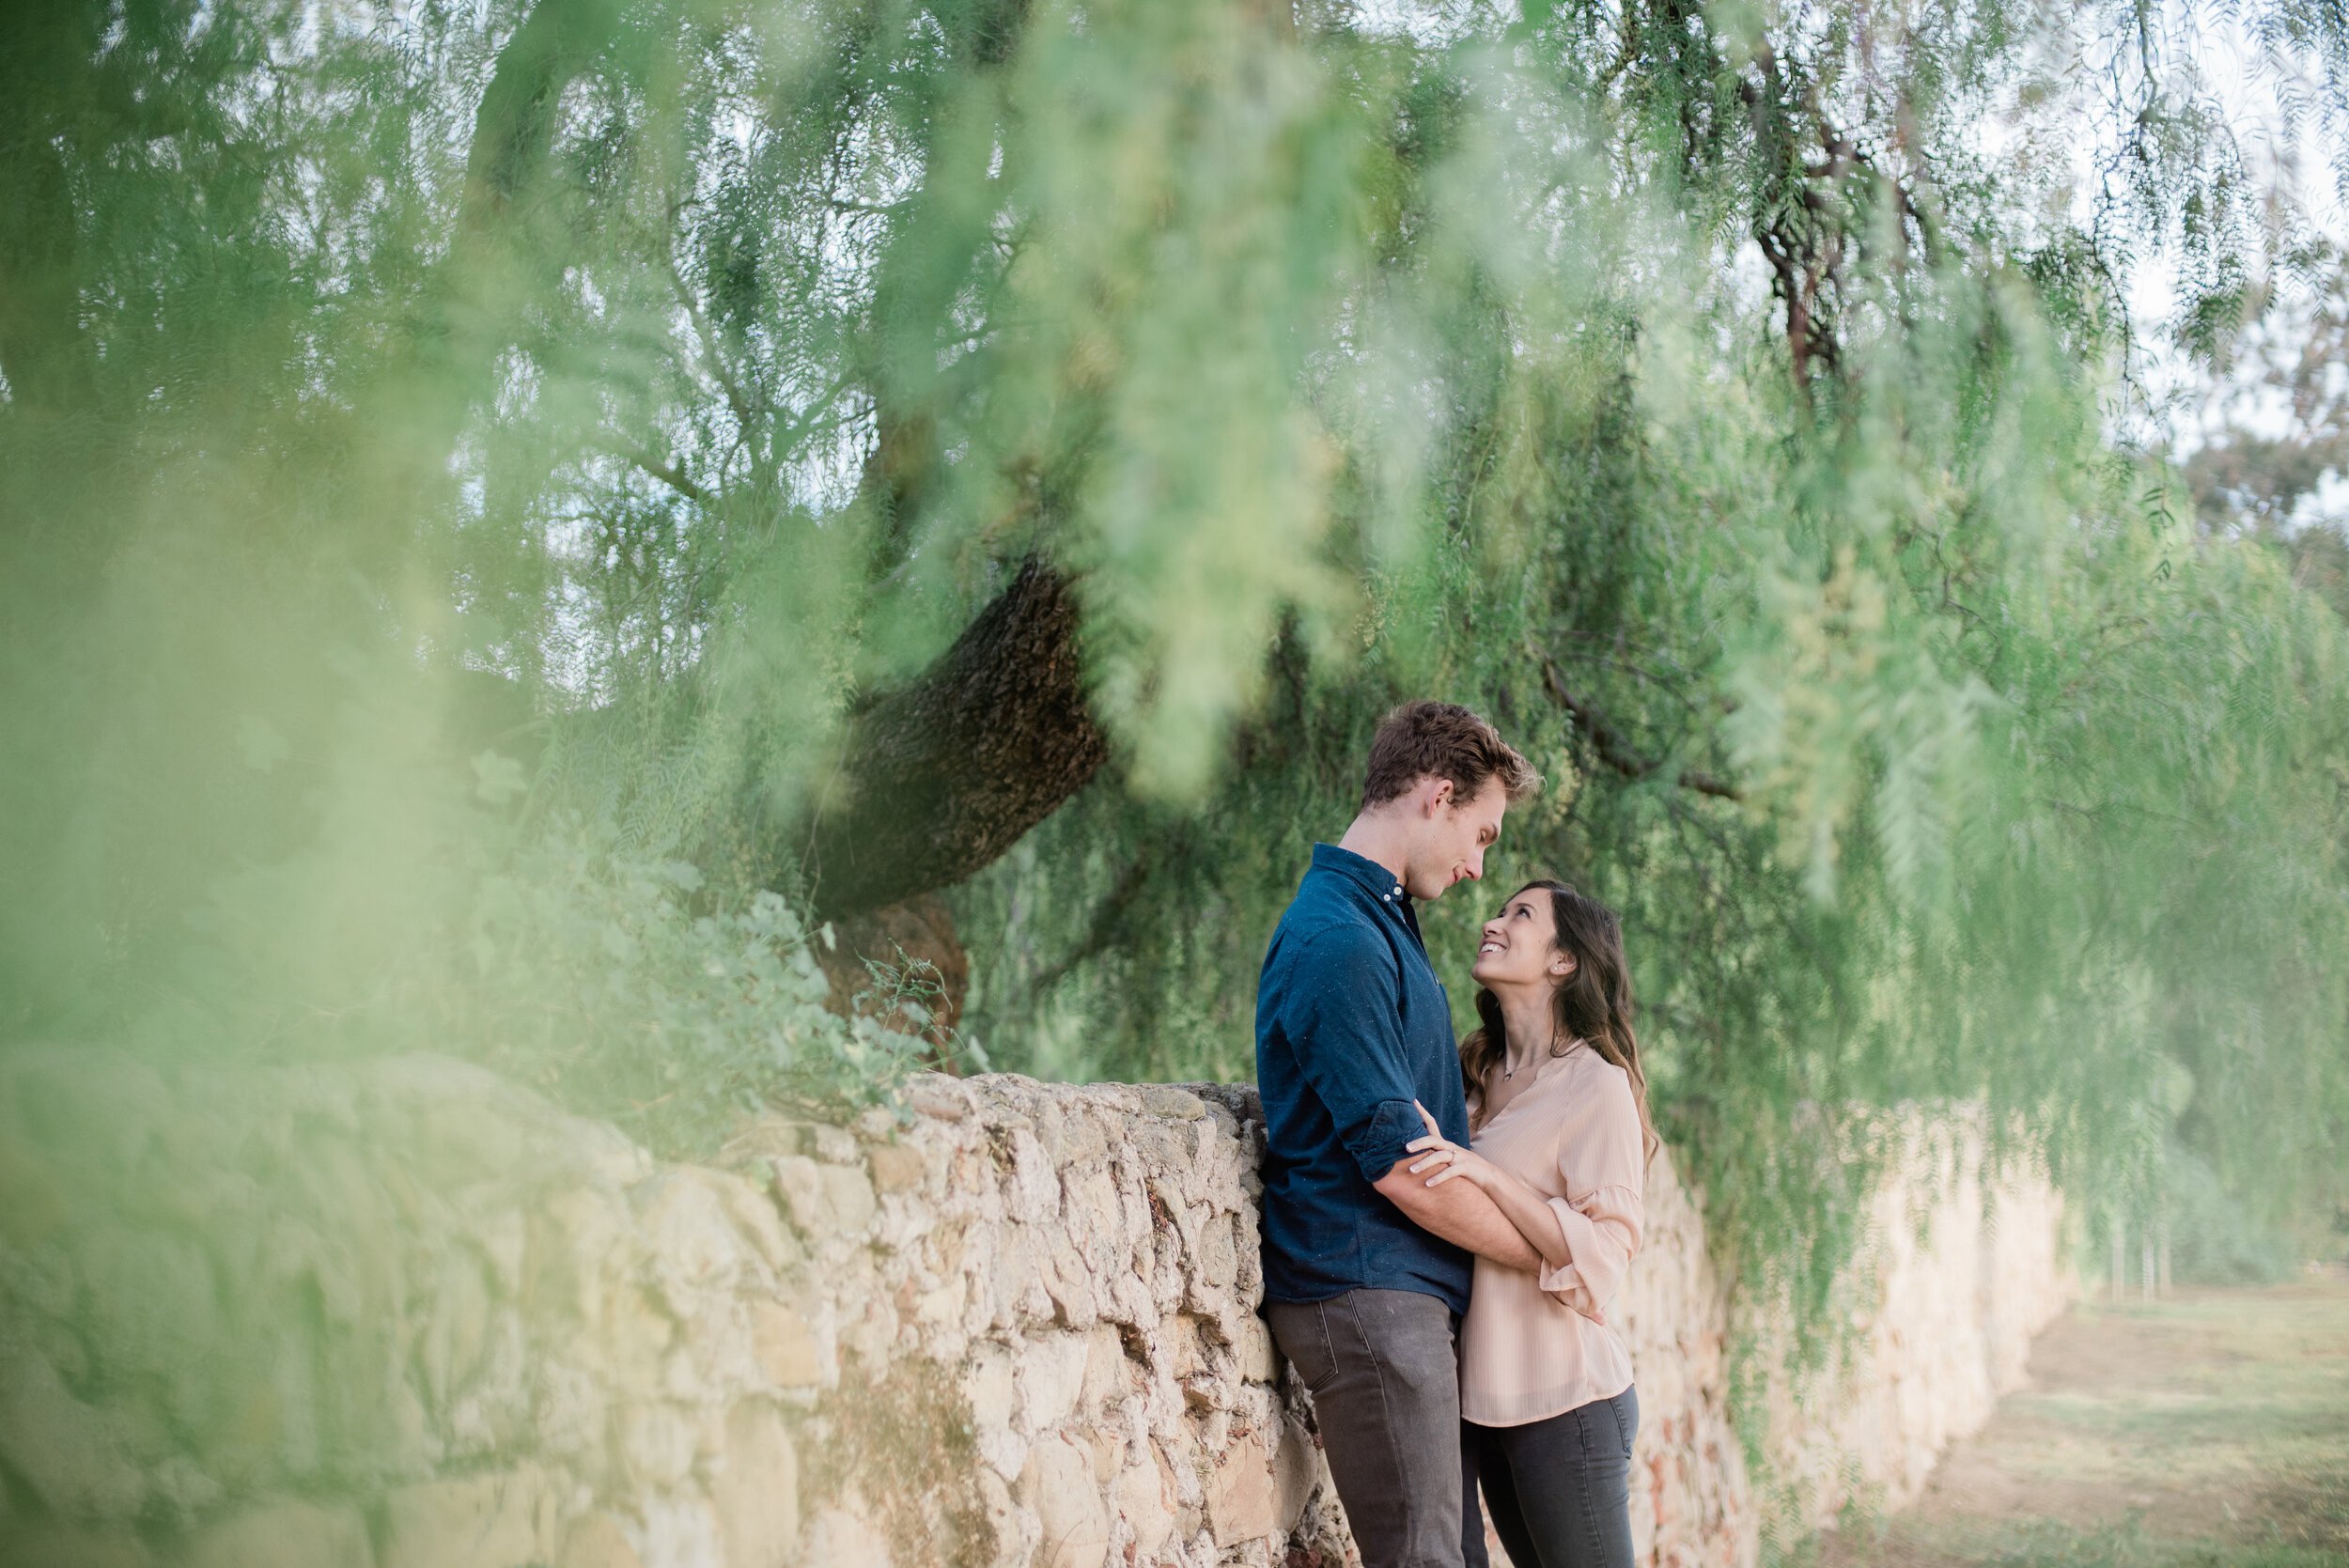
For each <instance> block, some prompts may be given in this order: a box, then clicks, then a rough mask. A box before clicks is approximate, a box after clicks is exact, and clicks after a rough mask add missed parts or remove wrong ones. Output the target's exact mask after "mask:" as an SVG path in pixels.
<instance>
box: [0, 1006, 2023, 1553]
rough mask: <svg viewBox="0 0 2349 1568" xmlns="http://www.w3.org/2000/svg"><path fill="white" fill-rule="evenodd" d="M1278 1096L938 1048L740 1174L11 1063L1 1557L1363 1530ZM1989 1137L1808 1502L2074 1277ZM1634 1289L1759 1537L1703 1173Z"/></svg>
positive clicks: (1818, 1456)
mask: <svg viewBox="0 0 2349 1568" xmlns="http://www.w3.org/2000/svg"><path fill="white" fill-rule="evenodd" d="M1254 1114H1255V1113H1254V1101H1253V1094H1252V1091H1248V1090H1245V1089H1229V1088H1213V1087H1191V1088H1177V1087H1169V1086H1143V1087H1124V1086H1116V1085H1096V1086H1085V1087H1068V1086H1046V1085H1040V1084H1036V1083H1034V1082H1032V1081H1029V1080H1026V1079H1019V1078H1012V1077H991V1078H985V1079H970V1080H956V1079H944V1078H936V1077H927V1078H923V1079H917V1080H916V1081H915V1082H914V1084H913V1085H911V1086H910V1090H909V1093H908V1094H907V1097H906V1106H905V1108H904V1109H903V1110H902V1111H900V1112H897V1113H894V1114H893V1113H891V1112H887V1111H879V1110H876V1111H871V1112H868V1113H866V1115H865V1116H864V1117H863V1119H861V1120H860V1121H859V1122H858V1123H857V1124H856V1125H855V1126H853V1127H848V1128H842V1127H834V1126H817V1125H805V1124H795V1123H792V1122H789V1121H787V1120H785V1119H782V1118H773V1117H770V1118H768V1119H766V1120H762V1121H759V1122H757V1123H754V1124H753V1125H751V1126H748V1127H747V1128H746V1129H745V1130H744V1131H743V1133H742V1134H741V1136H739V1138H737V1139H736V1140H735V1141H733V1142H732V1143H731V1144H730V1145H729V1146H728V1148H727V1149H726V1151H725V1152H724V1154H723V1157H721V1158H720V1159H719V1160H718V1161H716V1162H714V1163H713V1164H712V1165H711V1166H708V1167H694V1166H677V1165H664V1164H661V1163H660V1162H658V1161H656V1160H654V1159H653V1158H651V1157H649V1156H648V1155H646V1153H645V1152H644V1151H642V1150H641V1149H638V1148H636V1147H635V1146H633V1145H632V1144H630V1143H629V1142H628V1141H626V1140H625V1139H623V1138H621V1137H620V1136H619V1135H618V1134H617V1133H615V1132H614V1131H613V1130H612V1129H611V1128H609V1127H607V1126H600V1125H598V1124H595V1123H591V1122H586V1121H582V1120H580V1119H578V1118H575V1117H571V1116H568V1115H566V1114H564V1113H562V1112H561V1111H559V1110H555V1109H554V1108H553V1107H552V1106H551V1105H549V1104H548V1103H547V1102H545V1101H544V1100H542V1099H540V1098H538V1097H537V1096H536V1095H534V1094H529V1093H527V1092H526V1091H523V1090H521V1089H519V1088H516V1087H514V1086H512V1085H510V1084H507V1083H506V1082H504V1081H502V1080H500V1079H496V1078H493V1077H491V1076H490V1075H489V1074H486V1073H484V1072H481V1071H480V1070H478V1069H475V1068H473V1067H470V1066H466V1065H463V1064H460V1063H453V1062H448V1061H443V1060H438V1059H405V1060H397V1061H389V1062H375V1063H358V1064H352V1065H347V1066H338V1067H334V1068H332V1069H327V1068H319V1069H316V1070H303V1071H284V1070H280V1071H276V1072H272V1073H266V1074H262V1073H256V1074H246V1075H240V1076H238V1077H236V1078H234V1079H230V1078H227V1077H225V1076H222V1075H218V1074H206V1073H199V1072H196V1071H194V1070H183V1071H181V1072H180V1073H179V1074H178V1075H177V1076H176V1077H170V1078H166V1077H164V1076H162V1075H160V1074H159V1073H158V1072H157V1071H156V1070H155V1069H153V1068H151V1067H148V1066H145V1065H141V1064H139V1063H134V1062H132V1061H131V1060H129V1059H119V1060H116V1059H92V1058H89V1057H87V1056H74V1057H66V1056H63V1055H59V1054H44V1053H36V1052H25V1051H18V1052H15V1053H11V1054H10V1055H8V1056H7V1057H5V1058H0V1564H14V1563H23V1564H27V1565H29V1564H33V1563H39V1564H43V1565H55V1564H62V1565H69V1568H70V1565H75V1564H84V1563H86V1564H93V1565H96V1564H107V1565H112V1564H122V1565H126V1568H137V1565H149V1564H153V1565H161V1564H186V1565H190V1568H276V1565H279V1564H283V1565H285V1568H296V1565H301V1568H522V1565H524V1564H555V1565H559V1568H720V1565H725V1568H748V1565H755V1568H785V1565H804V1568H819V1565H843V1568H845V1565H848V1564H857V1565H860V1568H863V1565H881V1564H894V1565H896V1568H914V1565H917V1564H932V1563H937V1564H956V1565H964V1568H999V1565H1002V1568H1026V1565H1034V1568H1103V1565H1105V1564H1109V1563H1118V1564H1128V1565H1135V1568H1143V1565H1158V1568H1173V1565H1185V1568H1189V1565H1200V1568H1205V1565H1207V1564H1218V1565H1221V1564H1271V1563H1276V1562H1277V1563H1282V1564H1284V1565H1293V1568H1310V1565H1313V1564H1316V1563H1325V1564H1336V1563H1340V1562H1344V1561H1346V1560H1349V1559H1350V1552H1349V1547H1348V1544H1347V1542H1346V1535H1345V1530H1344V1525H1343V1520H1342V1518H1341V1516H1340V1515H1339V1514H1338V1513H1337V1511H1336V1509H1335V1507H1334V1504H1333V1503H1332V1501H1331V1498H1330V1492H1329V1487H1328V1484H1327V1471H1326V1468H1325V1467H1324V1466H1323V1464H1322V1461H1321V1457H1320V1452H1319V1449H1318V1445H1317V1443H1316V1440H1315V1436H1314V1433H1313V1426H1312V1417H1311V1412H1310V1408H1309V1404H1308V1401H1307V1400H1306V1399H1305V1397H1304V1396H1303V1394H1302V1392H1301V1390H1299V1389H1297V1388H1296V1387H1295V1385H1294V1379H1293V1378H1290V1377H1287V1376H1286V1375H1285V1374H1284V1372H1283V1368H1282V1367H1281V1365H1280V1362H1279V1358H1278V1357H1277V1356H1276V1355H1275V1353H1274V1350H1273V1347H1272V1345H1271V1343H1270V1339H1269V1336H1268V1334H1267V1333H1266V1331H1265V1328H1264V1327H1263V1324H1262V1321H1261V1320H1260V1319H1259V1318H1258V1317H1257V1315H1256V1312H1255V1310H1254V1309H1255V1306H1256V1303H1257V1300H1258V1297H1259V1294H1260V1290H1261V1275H1260V1271H1259V1265H1258V1262H1257V1251H1256V1247H1257V1242H1256V1236H1257V1232H1256V1218H1255V1199H1256V1196H1257V1192H1258V1187H1257V1183H1256V1178H1255V1175H1254V1165H1255V1160H1256V1156H1257V1151H1258V1145H1259V1140H1260V1128H1259V1126H1258V1124H1257V1123H1256V1122H1255V1121H1254ZM1969 1136H1970V1134H1968V1135H1966V1136H1959V1137H1956V1138H1955V1139H1954V1141H1951V1142H1950V1143H1949V1147H1950V1149H1951V1150H1952V1151H1953V1153H1952V1156H1951V1157H1950V1158H1948V1159H1946V1160H1944V1161H1942V1162H1941V1163H1940V1164H1939V1165H1930V1164H1920V1165H1918V1166H1917V1168H1916V1169H1915V1170H1914V1171H1912V1172H1906V1173H1905V1181H1904V1183H1903V1184H1896V1185H1898V1186H1900V1187H1901V1190H1900V1191H1899V1192H1895V1193H1893V1194H1892V1195H1890V1197H1888V1199H1887V1202H1888V1203H1892V1204H1893V1205H1894V1207H1895V1208H1897V1209H1898V1210H1899V1211H1900V1213H1901V1214H1902V1216H1903V1217H1904V1218H1906V1216H1907V1213H1908V1210H1909V1209H1911V1208H1913V1207H1914V1206H1915V1204H1916V1203H1917V1202H1918V1201H1919V1200H1918V1198H1917V1194H1918V1193H1924V1194H1925V1198H1924V1200H1923V1201H1924V1202H1925V1203H1926V1204H1927V1206H1928V1207H1930V1208H1931V1209H1932V1210H1933V1213H1934V1219H1933V1223H1932V1224H1931V1225H1930V1226H1929V1227H1927V1228H1926V1230H1925V1232H1924V1233H1923V1241H1922V1244H1921V1245H1920V1244H1919V1242H1918V1230H1917V1227H1916V1226H1914V1225H1908V1224H1902V1225H1896V1226H1894V1227H1892V1228H1891V1230H1890V1231H1889V1232H1888V1237H1889V1238H1897V1237H1904V1236H1905V1237H1907V1238H1908V1240H1907V1242H1906V1243H1901V1242H1899V1241H1898V1240H1897V1239H1892V1240H1890V1241H1889V1244H1890V1245H1891V1246H1892V1247H1893V1253H1892V1255H1891V1259H1890V1267H1889V1268H1887V1269H1884V1270H1882V1271H1881V1274H1882V1279H1883V1281H1884V1288H1883V1290H1882V1291H1881V1293H1880V1300H1881V1310H1880V1311H1879V1312H1877V1313H1876V1315H1875V1320H1874V1321H1873V1322H1872V1323H1871V1324H1869V1325H1868V1326H1867V1327H1866V1328H1865V1331H1864V1334H1863V1335H1862V1336H1861V1338H1862V1339H1864V1342H1865V1345H1866V1347H1867V1348H1866V1349H1865V1350H1864V1351H1863V1352H1862V1353H1860V1354H1858V1355H1855V1356H1853V1357H1852V1358H1849V1359H1848V1364H1845V1365H1842V1366H1839V1367H1838V1368H1837V1369H1836V1374H1835V1377H1834V1378H1832V1379H1830V1380H1829V1381H1828V1382H1827V1383H1813V1384H1812V1385H1810V1386H1808V1387H1805V1386H1802V1385H1798V1384H1797V1383H1795V1382H1793V1381H1792V1380H1786V1379H1781V1380H1780V1382H1779V1383H1777V1384H1774V1385H1772V1387H1771V1388H1770V1389H1769V1391H1768V1397H1769V1399H1770V1400H1771V1401H1772V1404H1771V1421H1770V1432H1771V1434H1772V1436H1771V1438H1770V1440H1769V1449H1770V1452H1771V1454H1772V1456H1773V1458H1772V1466H1771V1473H1772V1474H1777V1473H1778V1472H1779V1470H1780V1469H1781V1468H1785V1467H1791V1468H1787V1469H1786V1473H1788V1474H1797V1475H1800V1476H1802V1477H1804V1478H1807V1479H1806V1483H1805V1484H1806V1486H1807V1487H1808V1489H1807V1490H1805V1489H1803V1488H1801V1487H1797V1488H1793V1489H1791V1490H1790V1491H1789V1492H1788V1494H1787V1496H1788V1497H1789V1498H1791V1499H1792V1502H1791V1504H1790V1506H1792V1507H1794V1508H1796V1509H1797V1511H1798V1512H1800V1513H1801V1514H1803V1515H1804V1516H1805V1517H1816V1516H1818V1515H1819V1513H1820V1511H1821V1510H1831V1509H1832V1508H1833V1507H1835V1506H1838V1505H1840V1502H1841V1500H1842V1497H1843V1493H1848V1492H1849V1491H1850V1489H1851V1488H1853V1487H1861V1488H1865V1487H1867V1486H1869V1485H1871V1484H1887V1483H1889V1484H1890V1485H1892V1486H1893V1488H1894V1489H1895V1490H1897V1489H1898V1487H1900V1486H1905V1485H1909V1484H1913V1482H1912V1481H1911V1480H1910V1478H1911V1476H1912V1475H1921V1473H1922V1467H1924V1466H1926V1465H1929V1464H1930V1456H1931V1453H1932V1452H1934V1448H1935V1445H1937V1444H1938V1443H1939V1442H1942V1441H1945V1440H1946V1439H1947V1437H1948V1436H1950V1435H1952V1433H1954V1432H1955V1431H1957V1430H1960V1429H1961V1428H1963V1427H1964V1426H1965V1425H1966V1424H1967V1423H1968V1422H1969V1421H1975V1420H1978V1419H1979V1416H1980V1413H1982V1412H1985V1411H1986V1409H1987V1402H1988V1399H1989V1398H1990V1397H1992V1395H1993V1393H1994V1392H1995V1390H1996V1389H1998V1388H1999V1387H2000V1386H2001V1382H2002V1380H2011V1379H2012V1377H2013V1376H2014V1375H2015V1374H2017V1373H2018V1371H2019V1366H2020V1351H2021V1347H2022V1345H2023V1344H2024V1343H2025V1342H2026V1340H2027V1336H2028V1333H2029V1332H2030V1330H2031V1329H2032V1328H2034V1327H2037V1325H2038V1323H2039V1322H2041V1321H2044V1315H2045V1312H2046V1311H2048V1310H2051V1308H2050V1306H2049V1303H2051V1302H2055V1301H2059V1300H2060V1298H2061V1282H2060V1281H2059V1280H2058V1278H2057V1276H2056V1275H2055V1274H2054V1273H2053V1272H2051V1270H2050V1267H2049V1260H2051V1259H2052V1257H2053V1255H2054V1254H2053V1246H2054V1244H2053V1240H2052V1236H2053V1234H2054V1232H2055V1229H2056V1224H2057V1220H2056V1215H2057V1211H2056V1209H2055V1206H2054V1201H2053V1198H2052V1195H2048V1194H2045V1193H2044V1190H2042V1191H2041V1192H2040V1193H2039V1194H2038V1195H2037V1196H2035V1197H2026V1198H2024V1199H2016V1200H2012V1201H2010V1200H2007V1199H2001V1200H2000V1201H1999V1205H1998V1208H1997V1212H1998V1215H1999V1220H1998V1224H1997V1226H1996V1228H1995V1230H1989V1229H1985V1227H1984V1224H1983V1218H1982V1216H1983V1203H1984V1194H1985V1192H1986V1191H1987V1188H1985V1186H1984V1184H1983V1178H1982V1176H1981V1174H1980V1170H1979V1163H1980V1161H1979V1155H1978V1153H1976V1154H1974V1155H1972V1156H1968V1155H1967V1154H1966V1152H1965V1151H1966V1150H1967V1149H1968V1148H1972V1149H1975V1150H1977V1151H1978V1149H1979V1140H1978V1139H1975V1140H1973V1141H1972V1142H1970V1143H1968V1141H1967V1139H1968V1137H1969ZM1969 1159H1970V1160H1971V1163H1968V1160H1969ZM1919 1183H1921V1184H1922V1186H1921V1187H1920V1186H1919V1185H1918V1184H1919ZM1969 1184H1970V1185H1969ZM1912 1189H1913V1190H1912ZM2032 1203H2036V1204H2037V1205H2038V1206H2036V1207H2033V1206H2030V1204H2032ZM1887 1212H1888V1213H1890V1212H1892V1211H1891V1210H1888V1211H1887ZM1945 1233H1946V1234H1945ZM1903 1245H1906V1247H1907V1248H1908V1250H1906V1251H1902V1250H1900V1248H1901V1246H1903ZM1961 1277H1962V1278H1963V1281H1964V1283H1965V1285H1966V1288H1965V1289H1964V1290H1962V1291H1961V1290H1956V1289H1955V1288H1954V1287H1953V1285H1952V1281H1958V1280H1960V1279H1961ZM2026 1278H2027V1282H2028V1288H2027V1289H2024V1290H2022V1291H2020V1292H2017V1291H2016V1290H2015V1289H2014V1288H2012V1287H2013V1285H2014V1281H2015V1280H2016V1279H2026ZM1871 1298H1872V1299H1875V1298H1878V1297H1875V1296H1872V1297H1871ZM2026 1299H2027V1300H2028V1303H2029V1305H2028V1308H2027V1309H2025V1308H2021V1307H2016V1306H2015V1305H2013V1303H2015V1302H2017V1301H2023V1300H2026ZM1615 1315H1616V1316H1617V1320H1618V1321H1619V1322H1620V1323H1621V1324H1622V1325H1623V1326H1624V1327H1626V1331H1627V1332H1628V1334H1629V1335H1630V1337H1631V1340H1632V1344H1633V1350H1634V1355H1635V1358H1636V1361H1637V1365H1638V1367H1639V1375H1640V1388H1641V1401H1642V1405H1643V1411H1644V1425H1643V1430H1642V1432H1641V1439H1640V1447H1639V1452H1638V1454H1637V1460H1636V1463H1637V1470H1636V1484H1635V1486H1634V1493H1633V1509H1634V1514H1635V1523H1636V1525H1637V1527H1638V1529H1639V1539H1640V1541H1641V1545H1642V1549H1643V1551H1644V1552H1646V1553H1647V1555H1648V1557H1649V1559H1650V1560H1653V1561H1655V1562H1657V1563H1658V1564H1672V1565H1694V1564H1744V1563H1750V1562H1751V1561H1753V1560H1754V1559H1755V1556H1756V1550H1757V1544H1758V1542H1759V1540H1760V1536H1761V1526H1760V1520H1759V1512H1758V1509H1757V1505H1756V1501H1755V1498H1754V1496H1753V1488H1752V1487H1751V1486H1750V1483H1749V1482H1748V1479H1747V1476H1746V1473H1745V1468H1744V1465H1743V1462H1742V1459H1741V1456H1740V1454H1739V1451H1738V1447H1737V1444H1736V1442H1735V1439H1734V1437H1733V1436H1732V1435H1731V1423H1730V1420H1729V1411H1728V1405H1727V1387H1726V1384H1727V1369H1726V1366H1725V1363H1724V1347H1725V1345H1726V1344H1727V1343H1729V1337H1730V1334H1731V1332H1732V1330H1731V1327H1729V1322H1728V1318H1727V1314H1726V1312H1725V1308H1724V1296H1723V1293H1722V1291H1721V1290H1720V1288H1719V1284H1718V1282H1717V1281H1716V1280H1715V1279H1714V1277H1713V1274H1712V1271H1711V1267H1710V1265H1709V1263H1708V1262H1707V1260H1706V1257H1705V1252H1704V1248H1703V1233H1702V1225H1701V1219H1700V1216H1699V1212H1698V1207H1697V1204H1696V1203H1695V1202H1694V1201H1693V1200H1692V1199H1691V1197H1690V1196H1689V1195H1688V1193H1687V1192H1686V1190H1685V1189H1684V1188H1681V1187H1680V1185H1679V1184H1678V1182H1677V1181H1676V1180H1675V1179H1674V1177H1673V1176H1672V1172H1671V1170H1670V1166H1669V1162H1668V1161H1667V1162H1661V1163H1659V1166H1658V1168H1657V1171H1656V1172H1654V1173H1653V1175H1652V1177H1651V1191H1650V1228H1649V1235H1648V1242H1647V1246H1646V1249H1645V1250H1644V1251H1643V1253H1642V1255H1641V1260H1640V1262H1639V1263H1638V1265H1636V1266H1635V1268H1634V1270H1633V1274H1632V1280H1631V1283H1630V1285H1629V1286H1628V1287H1627V1290H1626V1297H1625V1299H1624V1300H1623V1301H1622V1302H1621V1303H1620V1304H1619V1309H1618V1312H1617V1313H1616V1314H1615ZM1871 1466H1874V1467H1875V1469H1871V1468H1870V1467H1871ZM1837 1487H1842V1488H1843V1493H1839V1492H1838V1491H1837V1490H1836V1488H1837Z"/></svg>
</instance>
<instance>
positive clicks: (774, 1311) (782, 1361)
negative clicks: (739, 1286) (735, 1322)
mask: <svg viewBox="0 0 2349 1568" xmlns="http://www.w3.org/2000/svg"><path fill="white" fill-rule="evenodd" d="M751 1346H752V1353H753V1354H754V1356H756V1357H757V1358H758V1365H759V1370H760V1371H762V1372H764V1373H765V1374H767V1376H768V1377H769V1378H770V1380H771V1381H772V1382H773V1383H774V1384H775V1385H776V1386H777V1387H778V1388H785V1389H806V1388H813V1387H815V1386H816V1385H817V1384H818V1383H821V1382H824V1381H825V1377H824V1359H823V1355H822V1353H821V1352H820V1351H819V1350H818V1348H817V1343H816V1336H815V1335H814V1334H812V1333H810V1332H809V1331H808V1327H807V1323H806V1321H805V1320H804V1319H802V1318H801V1316H800V1314H799V1313H797V1312H793V1311H792V1310H791V1309H790V1308H788V1307H786V1306H784V1305H783V1304H782V1303H780V1302H776V1301H754V1302H752V1303H751Z"/></svg>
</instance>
